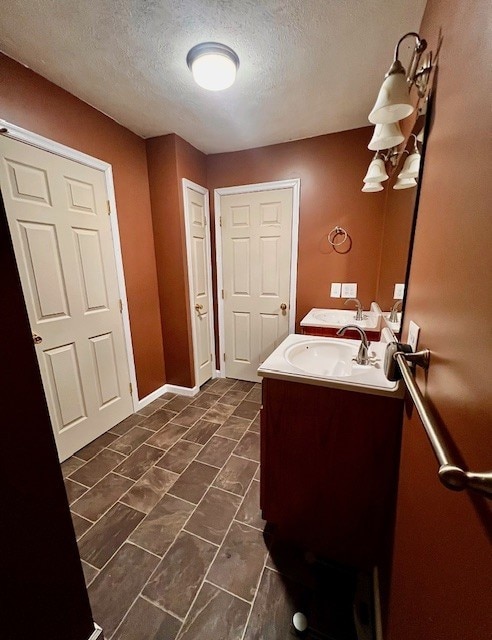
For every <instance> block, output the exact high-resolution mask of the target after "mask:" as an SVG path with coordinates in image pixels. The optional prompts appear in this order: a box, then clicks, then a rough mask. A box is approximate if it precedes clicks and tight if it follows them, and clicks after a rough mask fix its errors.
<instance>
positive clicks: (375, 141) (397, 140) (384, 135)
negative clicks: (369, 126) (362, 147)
mask: <svg viewBox="0 0 492 640" xmlns="http://www.w3.org/2000/svg"><path fill="white" fill-rule="evenodd" d="M404 140H405V136H404V135H403V133H402V132H401V129H400V125H399V124H398V122H391V123H389V124H377V125H376V126H375V127H374V133H373V134H372V138H371V141H370V142H369V144H368V145H367V148H368V149H370V150H371V151H381V150H382V149H391V147H397V146H398V145H399V144H401V143H402V142H403V141H404Z"/></svg>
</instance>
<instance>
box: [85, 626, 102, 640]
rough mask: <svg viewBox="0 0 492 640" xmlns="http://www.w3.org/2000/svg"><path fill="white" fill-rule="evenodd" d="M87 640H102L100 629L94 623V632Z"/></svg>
mask: <svg viewBox="0 0 492 640" xmlns="http://www.w3.org/2000/svg"><path fill="white" fill-rule="evenodd" d="M88 640H104V639H103V630H102V628H101V627H100V626H99V625H98V624H96V623H95V622H94V631H93V632H92V633H91V635H90V636H89V638H88Z"/></svg>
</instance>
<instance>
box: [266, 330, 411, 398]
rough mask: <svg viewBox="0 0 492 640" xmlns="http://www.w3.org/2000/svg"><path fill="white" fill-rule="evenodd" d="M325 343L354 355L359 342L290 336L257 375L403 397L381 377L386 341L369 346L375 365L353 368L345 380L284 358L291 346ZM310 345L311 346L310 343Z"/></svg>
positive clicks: (397, 389) (392, 384) (401, 393)
mask: <svg viewBox="0 0 492 640" xmlns="http://www.w3.org/2000/svg"><path fill="white" fill-rule="evenodd" d="M320 341H328V342H333V341H335V342H336V343H339V344H346V345H351V346H352V347H353V349H354V355H355V354H356V353H357V351H358V348H359V345H360V341H359V340H347V339H345V338H324V337H317V336H305V335H299V334H295V333H293V334H290V335H289V336H287V338H285V340H284V341H283V342H282V343H281V344H280V345H279V346H278V347H277V348H276V349H275V351H274V352H273V353H272V354H271V355H270V356H269V357H268V358H267V359H266V360H265V361H264V362H263V364H262V365H261V366H260V367H259V369H258V375H259V376H262V377H264V378H275V379H278V380H285V381H287V382H301V383H304V384H313V385H317V386H323V387H332V388H335V389H342V390H344V391H354V392H357V393H368V394H372V395H380V396H390V397H393V398H401V397H403V393H404V391H403V388H402V387H401V385H400V384H399V383H398V382H390V381H389V380H387V379H386V376H385V375H384V369H383V363H384V354H385V351H386V342H374V343H372V344H371V345H370V347H369V353H370V355H371V357H372V358H373V362H374V364H370V365H364V366H362V365H357V364H354V365H353V375H350V376H345V377H329V376H325V375H320V374H313V373H307V372H306V371H304V370H302V369H300V368H298V367H296V366H294V365H293V364H291V363H290V362H289V361H288V360H287V359H286V357H285V353H286V351H287V350H288V349H289V347H292V346H293V345H305V346H306V347H309V346H314V343H317V342H320ZM310 343H311V344H310Z"/></svg>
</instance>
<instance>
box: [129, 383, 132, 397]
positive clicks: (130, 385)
mask: <svg viewBox="0 0 492 640" xmlns="http://www.w3.org/2000/svg"><path fill="white" fill-rule="evenodd" d="M128 386H129V387H130V395H133V385H132V383H131V382H130V383H129V384H128Z"/></svg>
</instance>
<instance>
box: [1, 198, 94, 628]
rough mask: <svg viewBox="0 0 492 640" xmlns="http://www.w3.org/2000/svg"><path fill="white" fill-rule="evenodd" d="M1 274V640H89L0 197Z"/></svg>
mask: <svg viewBox="0 0 492 640" xmlns="http://www.w3.org/2000/svg"><path fill="white" fill-rule="evenodd" d="M0 273H1V274H2V277H1V279H0V299H1V300H4V301H7V300H8V313H2V314H1V316H0V330H1V334H2V336H6V337H7V338H6V339H4V340H2V344H1V347H0V358H1V362H2V371H3V375H2V421H3V424H4V425H5V427H6V428H4V429H3V430H2V447H1V453H0V484H1V486H2V512H3V514H2V520H3V522H2V526H1V527H0V545H1V549H2V552H1V553H0V588H1V591H2V604H1V611H2V615H1V616H0V618H1V625H2V638H3V639H4V640H31V639H32V638H39V640H87V638H88V637H89V636H90V634H91V633H92V631H93V630H94V625H93V622H92V614H91V609H90V605H89V600H88V597H87V591H86V588H85V583H84V576H83V573H82V567H81V565H80V559H79V553H78V549H77V543H76V541H75V534H74V531H73V526H72V521H71V518H70V511H69V508H68V502H67V496H66V493H65V488H64V486H63V479H62V474H61V469H60V464H59V462H58V456H57V453H56V448H55V442H54V439H53V432H52V430H51V421H50V417H49V414H48V408H47V406H46V400H45V398H44V394H43V391H42V386H41V379H40V374H39V369H38V364H37V360H36V355H35V353H34V348H33V344H32V339H31V335H30V328H29V322H28V319H27V313H26V308H25V305H24V299H23V296H22V290H21V286H20V281H19V277H18V273H17V267H16V264H15V257H14V252H13V249H12V245H11V242H10V235H9V231H8V225H7V219H6V216H5V210H4V208H3V202H2V199H1V196H0ZM16 373H18V375H15V374H16Z"/></svg>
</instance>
